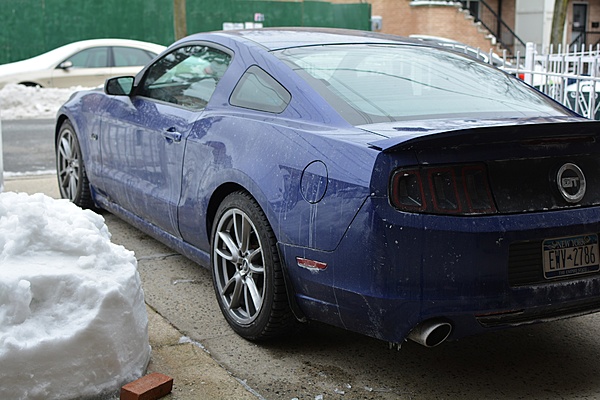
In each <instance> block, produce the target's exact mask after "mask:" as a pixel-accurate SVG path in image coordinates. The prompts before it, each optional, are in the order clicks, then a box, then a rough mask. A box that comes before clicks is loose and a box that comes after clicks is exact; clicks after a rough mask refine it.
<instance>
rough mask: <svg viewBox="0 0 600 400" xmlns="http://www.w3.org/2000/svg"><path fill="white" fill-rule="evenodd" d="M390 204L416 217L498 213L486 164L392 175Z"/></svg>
mask: <svg viewBox="0 0 600 400" xmlns="http://www.w3.org/2000/svg"><path fill="white" fill-rule="evenodd" d="M390 202H391V204H392V205H393V206H394V207H396V208H397V209H399V210H402V211H407V212H417V213H418V212H421V213H431V214H446V215H479V214H494V213H495V212H496V206H495V205H494V200H493V199H492V192H491V190H490V185H489V182H488V176H487V170H486V168H485V165H484V164H468V165H449V166H431V167H429V166H425V167H414V168H402V169H398V170H396V171H395V172H394V173H393V174H392V181H391V185H390Z"/></svg>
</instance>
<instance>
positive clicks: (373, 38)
mask: <svg viewBox="0 0 600 400" xmlns="http://www.w3.org/2000/svg"><path fill="white" fill-rule="evenodd" d="M211 34H213V35H218V36H227V37H229V38H231V39H233V40H243V41H250V42H253V43H255V44H258V45H260V46H262V47H264V48H265V49H267V50H269V51H273V50H282V49H288V48H292V47H307V46H319V45H327V44H356V43H365V44H366V43H375V44H399V43H410V44H418V45H423V42H422V41H420V40H416V39H410V38H405V37H401V36H394V35H386V34H381V33H376V32H368V31H358V30H351V29H335V28H262V29H249V30H231V31H218V32H212V33H211ZM205 35H206V34H198V35H193V36H190V37H188V38H187V39H189V40H194V39H204V38H205V37H206V36H205Z"/></svg>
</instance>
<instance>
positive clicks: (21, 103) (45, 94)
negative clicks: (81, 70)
mask: <svg viewBox="0 0 600 400" xmlns="http://www.w3.org/2000/svg"><path fill="white" fill-rule="evenodd" d="M85 89H89V88H84V87H81V86H77V87H73V88H68V89H55V88H39V87H26V86H23V85H15V84H9V85H6V86H5V87H3V88H2V89H0V119H3V120H9V119H24V118H54V117H55V116H56V112H57V111H58V109H59V108H60V106H61V105H63V103H65V102H66V101H67V100H68V99H69V97H71V94H72V93H73V92H76V91H78V90H85Z"/></svg>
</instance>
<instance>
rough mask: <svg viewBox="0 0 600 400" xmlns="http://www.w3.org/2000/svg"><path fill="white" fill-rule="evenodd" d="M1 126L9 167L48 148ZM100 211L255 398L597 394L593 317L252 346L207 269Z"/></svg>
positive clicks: (169, 306)
mask: <svg viewBox="0 0 600 400" xmlns="http://www.w3.org/2000/svg"><path fill="white" fill-rule="evenodd" d="M2 124H3V125H2V127H3V134H4V135H5V139H4V153H5V154H4V160H5V165H7V166H8V168H11V165H12V164H10V163H8V164H6V160H11V159H13V157H14V158H17V159H18V158H20V157H19V156H17V157H15V155H14V154H11V152H13V151H15V152H17V154H21V155H23V154H31V155H35V157H39V158H40V160H42V159H46V158H48V157H50V158H53V150H52V149H51V151H50V154H45V152H46V151H47V150H46V148H47V147H48V146H47V141H46V139H45V136H44V135H46V133H43V132H41V131H42V130H44V132H45V129H46V128H44V126H45V124H44V123H40V125H39V129H40V132H38V133H39V134H40V135H41V136H40V137H39V138H38V139H35V140H34V139H31V138H25V137H24V136H25V135H27V134H28V133H26V132H30V131H29V130H28V129H30V128H24V127H31V129H33V131H35V130H36V129H37V128H35V126H38V125H37V123H36V122H31V121H29V122H23V123H22V124H21V123H16V124H14V127H16V130H17V131H19V132H21V133H20V135H21V136H23V137H19V133H11V130H12V129H14V127H11V125H12V123H11V122H10V121H9V122H4V121H3V122H2ZM7 127H8V129H7ZM7 131H8V134H7ZM34 134H37V133H34ZM13 135H16V136H13ZM13 140H15V143H14V144H12V143H11V142H12V141H13ZM7 141H8V144H7ZM50 142H51V140H50ZM50 147H51V146H50ZM35 157H34V158H35ZM43 164H44V163H43V162H41V161H40V162H39V164H38V163H36V164H35V165H40V166H41V165H43ZM32 165H33V164H32ZM8 168H7V171H10V170H9V169H8ZM40 168H43V167H40ZM25 170H32V168H25ZM103 215H104V217H105V218H106V221H107V225H108V227H109V230H110V232H111V233H112V240H113V242H114V243H117V244H121V245H123V246H125V247H126V248H128V249H130V250H133V251H134V252H135V254H136V257H137V259H138V268H139V272H140V275H141V277H142V281H143V287H144V292H145V296H146V302H147V303H148V304H149V306H150V307H152V308H153V309H154V310H156V311H157V312H158V313H159V314H161V315H162V316H163V317H165V318H166V319H167V320H168V321H170V323H171V324H173V325H174V326H175V327H177V328H178V329H179V330H180V331H181V332H183V333H184V334H185V335H186V336H188V337H190V338H191V339H192V340H194V341H196V342H198V343H199V344H200V345H202V346H203V347H204V348H205V349H206V350H207V351H209V352H210V355H211V357H212V358H213V359H214V360H216V361H217V362H218V363H219V364H221V365H222V366H223V367H224V368H226V369H227V370H228V371H229V372H230V373H231V374H232V375H233V376H234V377H235V378H237V379H238V381H240V382H242V383H243V384H244V385H246V386H247V388H248V389H249V390H250V391H251V392H252V393H253V394H254V395H255V396H256V397H257V398H259V399H268V400H270V399H287V400H291V399H300V400H304V399H306V400H315V399H323V400H328V399H344V400H346V399H361V400H362V399H384V400H386V399H442V398H447V399H455V398H460V399H522V398H527V399H572V398H578V399H597V398H600V379H598V376H599V375H600V362H599V361H598V360H600V341H598V340H597V338H598V337H600V329H599V328H600V314H596V315H590V316H585V317H579V318H574V319H570V320H564V321H558V322H552V323H547V324H542V325H535V326H527V327H522V328H518V329H512V330H507V331H502V332H495V333H488V334H485V335H480V336H475V337H470V338H466V339H463V340H460V341H456V342H448V343H444V344H442V345H440V346H439V347H436V348H432V349H428V348H424V347H421V346H420V345H418V344H415V343H413V342H406V343H405V344H404V345H403V346H402V348H401V349H400V350H396V349H390V348H389V347H388V345H387V343H384V342H380V341H378V340H375V339H370V338H367V337H364V336H361V335H358V334H354V333H351V332H346V331H343V330H339V329H336V328H332V327H328V326H325V325H322V324H317V323H309V324H306V325H303V326H301V327H299V329H298V331H297V332H296V333H295V334H292V335H290V336H289V337H286V338H284V339H282V340H279V341H276V342H272V343H262V344H255V343H251V342H248V341H245V340H243V339H241V338H240V337H238V336H237V335H235V334H234V333H233V332H232V331H231V330H230V329H229V327H228V326H227V324H226V323H225V320H224V319H223V317H222V315H221V313H220V311H219V308H218V306H217V304H216V300H215V296H214V292H213V288H212V283H211V277H210V273H209V271H208V270H207V269H205V268H202V267H201V266H198V265H197V264H194V263H193V262H191V261H189V260H187V259H186V258H184V257H182V256H180V255H178V254H177V253H175V252H173V251H172V250H170V249H168V248H167V247H165V246H163V245H162V244H160V243H158V242H156V241H155V240H154V239H152V238H150V237H148V236H147V235H145V234H143V233H141V232H140V231H138V230H136V229H135V228H133V227H131V226H129V225H127V224H126V223H124V222H123V221H121V220H120V219H118V218H116V217H114V216H113V215H111V214H109V213H103ZM186 362H188V361H187V360H186V359H182V360H181V363H182V364H185V363H186Z"/></svg>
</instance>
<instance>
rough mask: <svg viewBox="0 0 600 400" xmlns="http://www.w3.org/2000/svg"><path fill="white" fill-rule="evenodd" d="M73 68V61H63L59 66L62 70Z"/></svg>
mask: <svg viewBox="0 0 600 400" xmlns="http://www.w3.org/2000/svg"><path fill="white" fill-rule="evenodd" d="M72 67H73V61H69V60H67V61H63V62H61V63H60V64H58V68H60V69H69V68H72Z"/></svg>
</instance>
